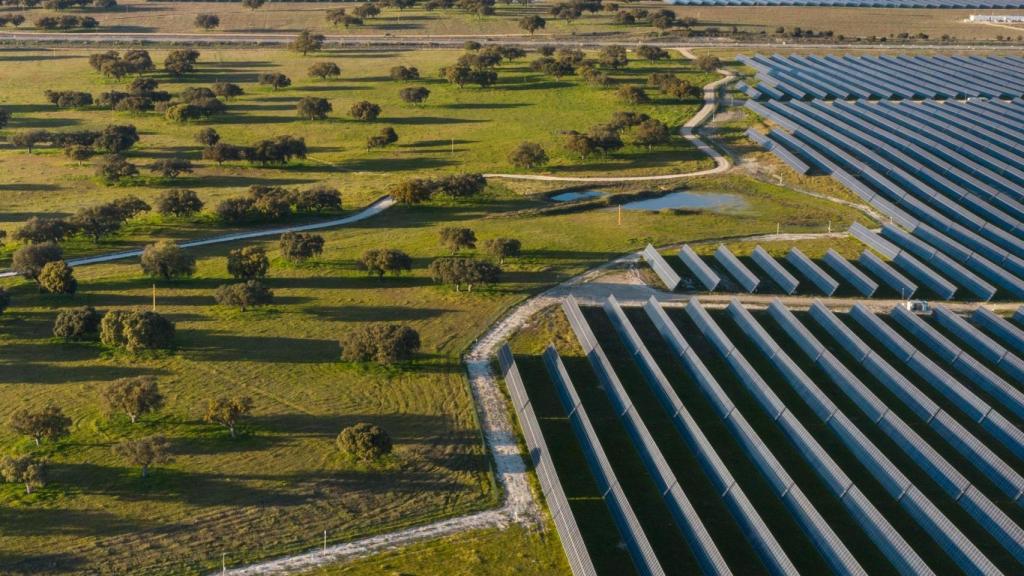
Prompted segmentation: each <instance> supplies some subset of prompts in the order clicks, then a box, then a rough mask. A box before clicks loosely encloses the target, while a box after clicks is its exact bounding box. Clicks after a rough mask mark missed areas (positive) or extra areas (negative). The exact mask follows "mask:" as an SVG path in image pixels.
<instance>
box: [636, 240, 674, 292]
mask: <svg viewBox="0 0 1024 576" xmlns="http://www.w3.org/2000/svg"><path fill="white" fill-rule="evenodd" d="M642 254H643V257H644V260H646V261H647V264H649V265H650V266H651V269H652V270H654V273H655V274H657V275H658V278H660V279H661V281H662V283H664V284H665V287H666V288H668V290H669V292H671V291H673V290H675V289H676V288H678V287H679V283H680V282H682V278H680V277H679V274H676V271H675V270H673V269H672V266H670V265H669V263H668V262H666V261H665V258H663V257H662V255H661V253H660V252H658V250H657V249H656V248H655V247H654V246H651V245H650V244H648V245H647V247H646V248H644V250H643V252H642Z"/></svg>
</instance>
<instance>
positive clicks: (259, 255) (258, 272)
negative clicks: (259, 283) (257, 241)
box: [228, 246, 270, 280]
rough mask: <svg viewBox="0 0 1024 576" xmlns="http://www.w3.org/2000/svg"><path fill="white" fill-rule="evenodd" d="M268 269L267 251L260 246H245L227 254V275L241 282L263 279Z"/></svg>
mask: <svg viewBox="0 0 1024 576" xmlns="http://www.w3.org/2000/svg"><path fill="white" fill-rule="evenodd" d="M269 269H270V259H268V258H267V251H266V250H264V249H263V248H262V247H260V246H245V247H242V248H236V249H234V250H231V251H230V252H228V274H231V275H232V276H234V277H235V278H239V279H242V280H253V279H256V278H263V277H264V276H266V275H267V271H268V270H269Z"/></svg>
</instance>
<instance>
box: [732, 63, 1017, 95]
mask: <svg viewBox="0 0 1024 576" xmlns="http://www.w3.org/2000/svg"><path fill="white" fill-rule="evenodd" d="M737 59H738V60H739V61H740V62H742V63H744V64H745V65H747V66H750V67H752V68H754V69H756V70H757V80H758V84H757V86H756V87H753V88H751V87H745V88H743V89H745V90H746V91H747V94H748V95H749V96H751V97H752V98H757V99H771V100H789V99H793V100H812V99H823V100H830V99H846V100H849V99H905V100H912V99H916V100H919V99H941V100H946V99H957V98H1003V99H1013V98H1020V97H1021V96H1022V95H1024V81H1022V80H1021V76H1022V74H1024V60H1021V59H1020V58H1016V57H976V56H889V55H882V56H831V55H829V56H816V55H812V56H780V55H772V56H763V55H760V54H758V55H755V56H743V55H741V56H739V57H738V58H737Z"/></svg>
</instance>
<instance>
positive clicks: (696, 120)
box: [484, 48, 736, 183]
mask: <svg viewBox="0 0 1024 576" xmlns="http://www.w3.org/2000/svg"><path fill="white" fill-rule="evenodd" d="M676 50H678V51H679V53H680V54H682V55H683V57H685V58H688V59H690V60H696V59H697V58H696V56H694V54H693V52H691V51H690V49H689V48H676ZM717 72H718V73H719V74H721V75H722V76H723V77H722V78H720V79H718V80H716V81H714V82H712V83H710V84H708V85H707V86H704V106H702V107H701V109H700V110H698V111H697V113H696V114H694V115H693V116H692V117H691V118H690V119H689V120H687V121H686V123H685V124H683V125H682V126H681V127H680V128H679V135H680V136H682V137H683V138H686V139H687V140H688V141H689V142H690V143H691V144H693V146H694V147H696V148H697V149H698V150H700V151H701V152H703V153H704V154H705V155H707V156H709V157H710V158H711V159H712V160H714V161H715V167H714V168H708V169H707V170H697V171H695V172H679V173H675V174H659V175H653V176H552V175H549V174H505V173H497V174H484V177H485V178H499V179H505V180H534V181H543V182H591V183H598V182H605V183H614V182H652V181H658V180H680V179H683V178H696V177H698V176H711V175H712V174H721V173H723V172H727V171H728V170H730V169H731V168H732V161H731V160H730V159H729V156H728V155H727V154H723V153H721V152H720V151H719V150H718V149H716V148H715V147H714V146H712V145H711V144H709V143H708V142H706V141H705V140H703V139H702V138H701V137H700V134H699V133H698V132H697V130H698V129H699V128H700V127H701V126H703V125H704V124H705V123H706V122H707V121H708V119H710V118H712V117H713V116H714V114H715V112H717V111H718V106H719V102H720V100H721V98H720V97H721V89H722V87H723V86H725V85H726V84H729V83H730V82H732V81H734V80H735V79H736V75H735V74H734V73H733V72H732V71H731V70H726V69H719V70H717Z"/></svg>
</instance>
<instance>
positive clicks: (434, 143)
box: [399, 138, 478, 148]
mask: <svg viewBox="0 0 1024 576" xmlns="http://www.w3.org/2000/svg"><path fill="white" fill-rule="evenodd" d="M453 142H454V144H456V145H460V144H475V143H476V142H478V140H461V139H458V138H456V139H454V140H418V141H416V142H410V143H409V144H400V145H399V148H436V147H439V146H451V145H452V143H453Z"/></svg>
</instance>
